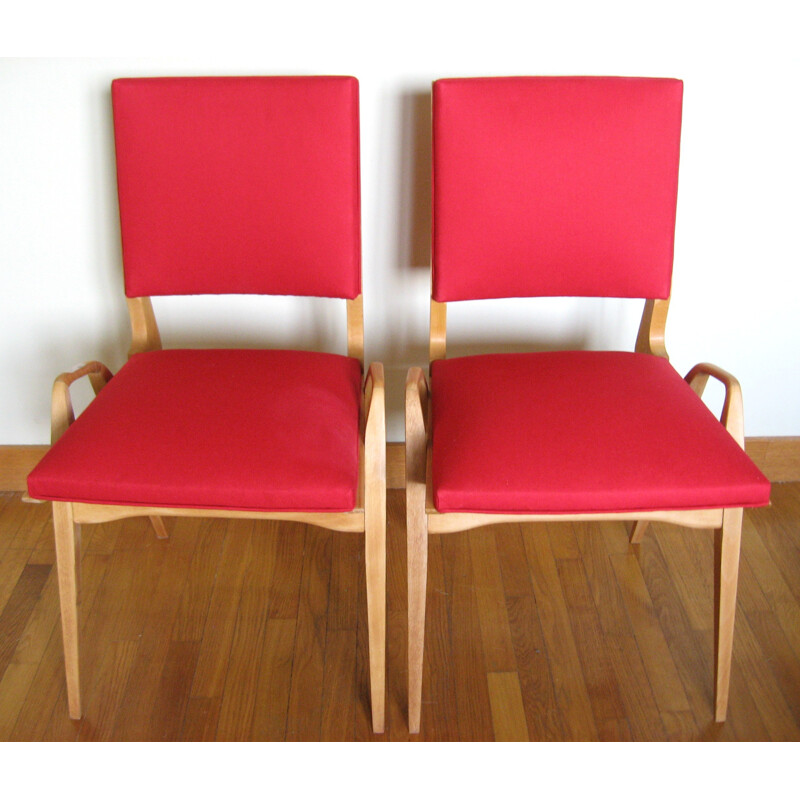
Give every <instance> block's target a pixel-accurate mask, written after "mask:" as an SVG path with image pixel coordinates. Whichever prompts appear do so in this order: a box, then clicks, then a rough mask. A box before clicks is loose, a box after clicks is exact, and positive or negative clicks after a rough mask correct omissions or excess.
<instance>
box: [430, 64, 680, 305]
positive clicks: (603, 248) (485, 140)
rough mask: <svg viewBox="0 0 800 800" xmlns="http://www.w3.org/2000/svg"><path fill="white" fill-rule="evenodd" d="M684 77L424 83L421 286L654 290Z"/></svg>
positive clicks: (453, 293)
mask: <svg viewBox="0 0 800 800" xmlns="http://www.w3.org/2000/svg"><path fill="white" fill-rule="evenodd" d="M682 94H683V84H682V83H681V81H678V80H671V79H648V78H469V79H448V80H440V81H436V82H435V83H434V86H433V174H434V185H433V297H434V299H436V300H439V301H448V300H469V299H479V298H485V297H534V296H591V297H660V298H663V297H667V296H668V295H669V292H670V281H671V276H672V253H673V238H674V231H675V204H676V197H677V187H678V153H679V146H680V126H681V100H682Z"/></svg>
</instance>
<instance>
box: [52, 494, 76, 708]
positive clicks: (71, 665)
mask: <svg viewBox="0 0 800 800" xmlns="http://www.w3.org/2000/svg"><path fill="white" fill-rule="evenodd" d="M53 527H54V528H55V537H56V561H57V564H58V593H59V597H60V599H61V632H62V638H63V640H64V664H65V666H66V673H67V704H68V707H69V715H70V717H71V718H72V719H80V718H81V684H80V666H79V659H78V583H79V569H80V566H79V565H80V533H79V528H78V526H77V525H76V524H75V522H74V520H73V517H72V505H71V504H70V503H53Z"/></svg>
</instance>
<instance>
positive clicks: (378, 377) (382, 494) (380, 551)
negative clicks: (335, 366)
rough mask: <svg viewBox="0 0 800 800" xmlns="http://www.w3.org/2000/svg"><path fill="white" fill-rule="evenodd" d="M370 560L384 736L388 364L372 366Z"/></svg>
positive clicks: (367, 452)
mask: <svg viewBox="0 0 800 800" xmlns="http://www.w3.org/2000/svg"><path fill="white" fill-rule="evenodd" d="M365 408H366V432H365V436H364V500H365V502H364V528H365V537H366V542H365V553H364V561H365V567H366V574H367V625H368V628H369V683H370V694H371V700H372V730H373V733H383V730H384V726H385V715H386V713H385V708H386V410H385V405H384V385H383V366H382V365H381V364H370V368H369V371H368V373H367V380H366V385H365Z"/></svg>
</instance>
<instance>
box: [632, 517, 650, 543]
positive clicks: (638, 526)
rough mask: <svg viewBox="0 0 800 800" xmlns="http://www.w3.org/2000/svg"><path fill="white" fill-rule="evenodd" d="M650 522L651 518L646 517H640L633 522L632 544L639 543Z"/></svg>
mask: <svg viewBox="0 0 800 800" xmlns="http://www.w3.org/2000/svg"><path fill="white" fill-rule="evenodd" d="M649 524H650V522H649V520H646V519H639V520H637V521H636V522H634V523H633V527H632V528H631V537H630V542H631V544H639V543H640V542H641V541H642V537H643V536H644V535H645V533H646V532H647V526H648V525H649Z"/></svg>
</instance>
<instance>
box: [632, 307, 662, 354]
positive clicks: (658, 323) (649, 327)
mask: <svg viewBox="0 0 800 800" xmlns="http://www.w3.org/2000/svg"><path fill="white" fill-rule="evenodd" d="M668 311H669V298H667V299H666V300H652V299H651V300H645V301H644V312H643V313H642V321H641V323H640V325H639V335H638V336H637V337H636V352H637V353H649V354H650V355H653V356H659V357H660V358H666V359H667V361H669V356H668V355H667V348H666V345H665V344H664V337H665V330H666V327H667V312H668Z"/></svg>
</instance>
